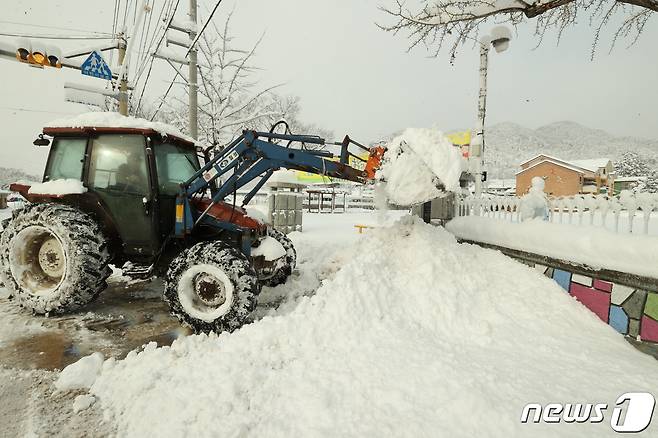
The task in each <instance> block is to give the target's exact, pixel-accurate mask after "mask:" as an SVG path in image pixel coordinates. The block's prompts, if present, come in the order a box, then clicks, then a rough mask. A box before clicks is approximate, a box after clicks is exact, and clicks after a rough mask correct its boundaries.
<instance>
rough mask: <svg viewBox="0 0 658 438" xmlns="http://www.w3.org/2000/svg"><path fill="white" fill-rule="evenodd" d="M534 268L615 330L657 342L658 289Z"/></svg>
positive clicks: (550, 269) (556, 270) (549, 268)
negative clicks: (647, 289)
mask: <svg viewBox="0 0 658 438" xmlns="http://www.w3.org/2000/svg"><path fill="white" fill-rule="evenodd" d="M535 268H536V269H538V270H540V271H542V272H544V274H545V275H546V276H547V277H549V278H552V279H553V280H555V281H556V282H557V283H558V284H559V285H560V286H562V288H563V289H564V290H565V291H566V292H567V293H569V294H571V295H573V296H574V297H575V298H576V299H577V300H578V301H580V302H581V303H583V304H584V305H585V306H587V307H588V308H589V309H590V310H591V311H592V312H594V313H595V314H596V315H597V316H598V317H599V318H601V319H602V320H603V321H604V322H606V323H607V324H610V325H611V326H612V327H614V328H615V330H617V331H618V332H619V333H622V334H624V335H629V336H632V337H634V338H638V337H639V339H641V340H642V341H648V342H658V291H645V290H640V289H633V288H631V287H627V286H623V285H621V284H615V283H610V282H607V281H601V280H596V279H593V278H590V277H586V276H583V275H578V274H573V273H571V272H568V271H563V270H560V269H555V268H551V267H546V266H541V265H535Z"/></svg>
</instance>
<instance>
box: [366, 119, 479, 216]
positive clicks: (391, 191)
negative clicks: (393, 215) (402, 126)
mask: <svg viewBox="0 0 658 438" xmlns="http://www.w3.org/2000/svg"><path fill="white" fill-rule="evenodd" d="M465 166H466V161H464V159H463V158H462V155H461V152H460V151H459V149H458V148H456V147H454V146H453V145H452V143H450V141H449V140H448V139H447V138H446V137H444V136H443V134H442V133H441V132H440V131H438V130H436V129H416V128H408V129H406V130H405V131H404V132H403V133H402V134H401V135H400V136H398V137H396V138H394V139H393V140H391V142H390V143H389V144H388V150H387V151H386V154H385V155H384V161H383V163H382V166H381V168H380V169H379V171H378V172H377V176H378V177H379V178H383V179H384V180H385V181H386V184H385V188H384V192H385V194H386V196H387V198H388V199H389V201H390V202H392V203H394V204H397V205H413V204H418V203H421V202H425V201H429V200H430V199H433V198H436V197H438V196H439V195H441V193H442V192H443V190H442V189H440V188H438V187H439V186H443V187H444V188H445V190H448V191H457V190H459V177H460V176H461V174H462V172H463V171H464V169H465Z"/></svg>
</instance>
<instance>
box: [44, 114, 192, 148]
mask: <svg viewBox="0 0 658 438" xmlns="http://www.w3.org/2000/svg"><path fill="white" fill-rule="evenodd" d="M45 128H128V129H144V130H153V131H156V132H158V133H159V134H160V135H162V136H172V137H178V138H180V139H181V140H185V141H188V142H191V143H195V144H196V143H197V141H196V140H194V139H193V138H192V137H188V136H187V135H185V134H183V133H182V132H181V131H180V130H179V129H178V128H175V127H173V126H171V125H167V124H166V123H161V122H151V121H149V120H146V119H140V118H137V117H126V116H122V115H121V114H119V113H116V112H90V113H85V114H80V115H78V116H75V117H70V118H62V119H57V120H53V121H51V122H49V123H47V124H46V125H45Z"/></svg>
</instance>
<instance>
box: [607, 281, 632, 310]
mask: <svg viewBox="0 0 658 438" xmlns="http://www.w3.org/2000/svg"><path fill="white" fill-rule="evenodd" d="M633 292H635V289H633V288H632V287H628V286H623V285H621V284H615V285H614V286H613V288H612V298H611V301H612V304H617V305H621V303H623V302H624V301H626V299H627V298H628V297H630V296H631V294H632V293H633Z"/></svg>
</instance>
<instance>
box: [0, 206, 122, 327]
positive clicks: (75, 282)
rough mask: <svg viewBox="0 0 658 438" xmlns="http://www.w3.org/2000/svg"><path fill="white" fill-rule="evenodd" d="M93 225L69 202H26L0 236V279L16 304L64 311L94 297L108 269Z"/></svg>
mask: <svg viewBox="0 0 658 438" xmlns="http://www.w3.org/2000/svg"><path fill="white" fill-rule="evenodd" d="M109 261H110V254H109V253H108V250H107V241H106V239H105V237H104V236H103V233H102V231H101V230H100V228H99V226H98V224H97V223H96V222H95V221H94V219H93V218H92V217H91V216H89V215H88V214H86V213H83V212H82V211H80V210H78V209H76V208H73V207H71V206H68V205H61V204H47V203H46V204H30V205H28V206H26V207H25V208H23V209H21V210H18V211H16V212H14V217H13V218H12V219H11V221H9V223H8V224H7V227H6V229H5V230H4V231H3V232H2V235H1V237H0V279H1V280H2V282H3V283H4V284H5V287H6V288H7V289H9V291H10V293H11V294H12V296H13V297H14V298H15V299H16V301H17V302H18V304H20V305H21V306H23V307H25V308H27V309H30V310H32V311H34V312H35V313H38V314H46V313H63V312H68V311H72V310H75V309H78V308H80V307H82V306H84V305H85V304H87V303H89V302H90V301H93V300H94V299H95V298H96V297H97V296H98V294H99V293H100V292H101V291H102V290H103V289H105V287H106V286H107V283H106V282H105V280H106V279H107V277H108V276H109V275H110V273H111V272H112V270H111V269H110V267H109V265H108V264H109Z"/></svg>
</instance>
